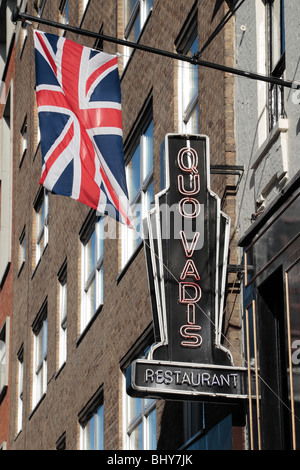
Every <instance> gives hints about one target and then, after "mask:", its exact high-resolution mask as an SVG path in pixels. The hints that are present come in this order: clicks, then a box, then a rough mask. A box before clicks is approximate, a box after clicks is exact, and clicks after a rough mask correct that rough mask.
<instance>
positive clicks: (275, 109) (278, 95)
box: [267, 0, 285, 130]
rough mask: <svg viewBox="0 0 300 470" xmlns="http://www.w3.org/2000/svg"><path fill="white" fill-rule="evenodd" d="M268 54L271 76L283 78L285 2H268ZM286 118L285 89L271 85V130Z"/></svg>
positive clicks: (278, 0) (274, 0)
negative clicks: (281, 119)
mask: <svg viewBox="0 0 300 470" xmlns="http://www.w3.org/2000/svg"><path fill="white" fill-rule="evenodd" d="M267 18H268V36H267V44H268V52H269V59H268V64H269V70H268V73H269V75H270V76H273V77H276V78H282V77H283V74H284V71H285V26H284V0H268V1H267ZM284 116H285V111H284V95H283V87H280V86H279V85H273V84H270V85H269V129H270V130H271V129H272V128H273V127H274V125H275V124H276V122H277V121H278V119H280V118H283V117H284Z"/></svg>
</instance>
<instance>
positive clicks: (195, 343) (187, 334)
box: [180, 325, 202, 348]
mask: <svg viewBox="0 0 300 470" xmlns="http://www.w3.org/2000/svg"><path fill="white" fill-rule="evenodd" d="M200 330H201V326H199V325H192V326H191V325H183V326H182V327H181V328H180V334H181V336H182V337H183V338H187V340H186V341H181V346H185V347H189V348H198V347H199V346H201V344H202V337H201V336H200V335H199V334H198V333H196V332H197V331H200Z"/></svg>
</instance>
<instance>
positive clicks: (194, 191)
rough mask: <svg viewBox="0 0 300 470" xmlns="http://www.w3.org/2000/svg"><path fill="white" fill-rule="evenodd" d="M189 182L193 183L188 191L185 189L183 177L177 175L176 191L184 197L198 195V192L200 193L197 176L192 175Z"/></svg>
mask: <svg viewBox="0 0 300 470" xmlns="http://www.w3.org/2000/svg"><path fill="white" fill-rule="evenodd" d="M190 182H192V183H193V185H191V186H193V187H192V189H189V190H187V189H185V187H184V179H183V176H182V175H179V176H178V191H179V192H180V193H181V194H185V195H186V196H194V195H195V194H197V193H199V191H200V178H199V175H193V176H192V179H191V180H190Z"/></svg>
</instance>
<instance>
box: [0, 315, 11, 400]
mask: <svg viewBox="0 0 300 470" xmlns="http://www.w3.org/2000/svg"><path fill="white" fill-rule="evenodd" d="M9 326H10V318H9V317H7V318H6V320H5V322H4V324H3V326H2V328H1V329H0V403H1V401H2V399H3V397H4V395H5V393H6V390H7V386H8V365H9V358H8V355H9V334H10V333H9Z"/></svg>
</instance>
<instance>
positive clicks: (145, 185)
mask: <svg viewBox="0 0 300 470" xmlns="http://www.w3.org/2000/svg"><path fill="white" fill-rule="evenodd" d="M145 122H146V123H145V124H144V125H143V126H142V127H141V131H140V133H138V135H137V136H136V137H135V139H134V145H133V146H132V148H131V151H130V152H129V157H128V158H127V162H126V168H125V170H126V179H127V185H128V192H129V202H130V205H131V209H132V214H133V219H134V222H135V223H136V230H132V229H129V228H127V227H125V226H124V225H123V226H122V228H121V229H122V242H121V269H123V268H124V267H125V266H126V264H127V263H128V261H129V260H130V258H131V257H132V256H133V254H134V253H135V251H136V250H137V248H138V247H139V245H140V243H141V241H142V236H143V233H142V220H143V219H144V218H145V217H146V216H147V213H148V211H149V210H150V208H151V207H150V206H151V203H152V202H153V197H154V190H153V119H152V117H151V118H149V119H148V120H147V121H145ZM148 131H150V132H151V135H152V137H151V143H150V151H149V152H148V150H149V145H148V139H149V137H148V136H147V132H148ZM137 152H139V165H140V175H139V188H137V191H136V192H135V193H134V194H132V190H131V172H132V165H131V163H132V162H133V160H134V158H135V156H136V155H138V153H137ZM133 170H134V169H133Z"/></svg>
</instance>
